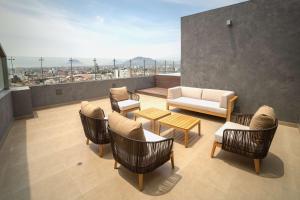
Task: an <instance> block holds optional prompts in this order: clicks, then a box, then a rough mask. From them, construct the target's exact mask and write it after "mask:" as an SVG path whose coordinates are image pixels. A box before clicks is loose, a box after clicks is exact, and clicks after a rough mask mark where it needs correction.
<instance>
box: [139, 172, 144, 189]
mask: <svg viewBox="0 0 300 200" xmlns="http://www.w3.org/2000/svg"><path fill="white" fill-rule="evenodd" d="M138 184H139V190H140V191H142V190H143V189H144V174H138Z"/></svg>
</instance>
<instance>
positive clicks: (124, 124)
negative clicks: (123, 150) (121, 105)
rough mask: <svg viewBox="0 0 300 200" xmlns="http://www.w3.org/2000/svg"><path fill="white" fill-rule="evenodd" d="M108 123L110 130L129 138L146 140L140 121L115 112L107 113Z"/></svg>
mask: <svg viewBox="0 0 300 200" xmlns="http://www.w3.org/2000/svg"><path fill="white" fill-rule="evenodd" d="M108 124H109V127H110V128H111V130H112V131H114V132H115V133H117V134H119V135H122V136H125V137H127V138H130V139H134V140H140V141H146V139H145V136H144V132H143V128H142V123H141V122H136V121H134V120H130V119H128V118H126V117H124V116H122V115H120V114H119V113H117V112H113V113H111V114H109V115H108Z"/></svg>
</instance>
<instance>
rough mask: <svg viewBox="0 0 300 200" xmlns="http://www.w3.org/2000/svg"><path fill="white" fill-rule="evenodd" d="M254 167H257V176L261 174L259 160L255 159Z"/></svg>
mask: <svg viewBox="0 0 300 200" xmlns="http://www.w3.org/2000/svg"><path fill="white" fill-rule="evenodd" d="M254 166H255V172H256V174H259V172H260V160H259V159H254Z"/></svg>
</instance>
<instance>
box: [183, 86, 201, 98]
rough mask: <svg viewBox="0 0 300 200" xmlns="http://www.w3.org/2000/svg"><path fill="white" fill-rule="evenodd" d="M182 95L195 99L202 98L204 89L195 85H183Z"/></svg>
mask: <svg viewBox="0 0 300 200" xmlns="http://www.w3.org/2000/svg"><path fill="white" fill-rule="evenodd" d="M181 95H182V96H183V97H189V98H194V99H201V96H202V89H201V88H193V87H183V86H182V87H181Z"/></svg>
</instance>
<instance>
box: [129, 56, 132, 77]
mask: <svg viewBox="0 0 300 200" xmlns="http://www.w3.org/2000/svg"><path fill="white" fill-rule="evenodd" d="M131 62H132V61H131V59H130V60H129V76H130V78H131V77H132V70H131Z"/></svg>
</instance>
